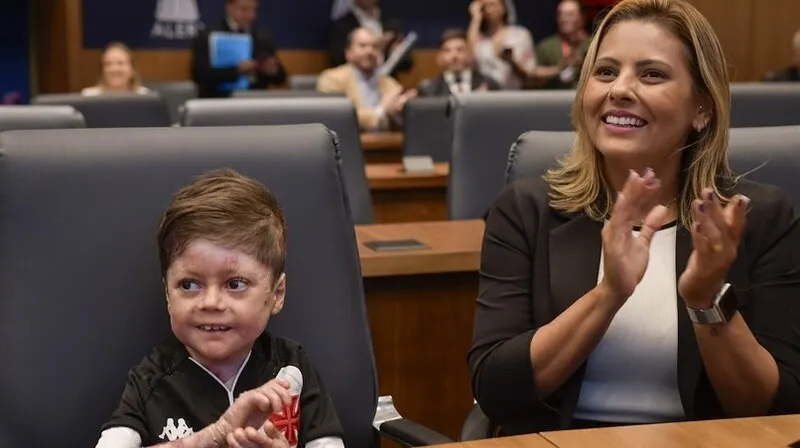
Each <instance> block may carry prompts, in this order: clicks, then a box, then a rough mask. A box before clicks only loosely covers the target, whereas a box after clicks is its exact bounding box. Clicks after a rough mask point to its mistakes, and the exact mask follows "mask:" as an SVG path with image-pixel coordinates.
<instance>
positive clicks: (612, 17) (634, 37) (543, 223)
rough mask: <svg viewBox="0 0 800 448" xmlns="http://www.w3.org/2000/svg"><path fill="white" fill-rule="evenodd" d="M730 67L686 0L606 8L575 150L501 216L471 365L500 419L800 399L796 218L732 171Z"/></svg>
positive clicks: (713, 413) (774, 196) (630, 419)
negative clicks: (606, 12) (728, 157)
mask: <svg viewBox="0 0 800 448" xmlns="http://www.w3.org/2000/svg"><path fill="white" fill-rule="evenodd" d="M726 67H727V64H726V62H725V58H724V56H723V52H722V48H721V46H720V43H719V40H718V39H717V36H716V35H715V34H714V30H713V29H712V28H711V25H710V24H709V23H708V21H707V20H706V19H705V18H704V17H703V16H702V15H701V14H700V13H699V12H698V11H697V10H696V9H695V8H694V7H693V6H691V4H689V3H688V2H686V1H684V0H622V1H621V2H620V3H618V4H617V5H616V6H615V7H614V8H613V9H612V10H611V11H610V12H609V14H608V15H607V16H606V17H605V19H604V20H603V21H602V23H601V25H600V27H599V28H598V30H597V34H596V36H595V39H594V40H593V42H592V44H591V45H590V47H589V50H588V53H587V56H586V61H585V64H584V65H583V68H582V73H581V77H580V82H579V85H578V90H577V95H576V100H575V104H574V108H573V114H572V116H573V120H574V126H575V129H576V132H577V138H576V141H575V143H574V147H573V148H572V151H571V153H570V154H569V155H568V156H566V157H565V158H564V159H563V160H562V161H561V163H560V164H559V165H558V166H556V167H555V168H553V169H552V170H551V171H550V172H548V174H547V175H546V176H545V178H544V179H543V180H542V179H537V180H527V181H520V182H517V183H515V184H513V185H511V186H509V187H508V188H507V189H506V190H504V192H503V193H502V194H501V195H500V196H499V198H498V199H497V200H496V202H495V204H494V205H493V207H492V209H491V211H490V212H489V215H488V218H487V222H486V234H485V237H484V242H483V251H482V255H481V257H482V259H481V268H480V294H479V297H478V303H477V308H476V316H475V329H474V339H473V346H472V349H471V351H470V354H469V364H470V369H471V372H472V384H473V389H474V394H475V397H476V398H477V401H478V403H479V404H480V406H481V407H482V409H483V410H484V412H485V413H486V414H487V415H488V416H489V418H490V419H491V420H492V421H493V422H495V423H497V424H498V425H499V428H500V429H499V432H500V433H501V434H503V435H508V434H519V433H528V432H536V431H542V430H553V429H565V428H585V427H598V426H608V425H619V424H636V423H656V422H666V421H682V420H695V419H714V418H723V417H739V416H759V415H768V414H793V413H800V251H798V250H797V248H798V247H800V218H799V217H798V214H797V212H796V211H795V210H794V209H793V207H792V203H791V201H790V199H789V198H788V197H787V196H786V195H785V194H784V193H783V192H781V191H780V190H779V189H778V188H775V187H772V186H767V185H760V184H757V183H754V182H750V181H747V180H745V179H737V178H736V177H735V176H734V175H733V174H732V173H731V171H730V169H729V167H728V162H727V147H728V124H729V116H730V95H729V91H728V72H727V68H726ZM748 211H749V213H748Z"/></svg>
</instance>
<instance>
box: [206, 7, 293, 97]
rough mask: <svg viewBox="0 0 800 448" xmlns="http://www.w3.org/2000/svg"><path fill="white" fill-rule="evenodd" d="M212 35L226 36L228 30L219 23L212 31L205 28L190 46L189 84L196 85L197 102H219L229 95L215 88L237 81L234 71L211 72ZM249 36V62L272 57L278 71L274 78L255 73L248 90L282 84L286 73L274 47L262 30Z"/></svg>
mask: <svg viewBox="0 0 800 448" xmlns="http://www.w3.org/2000/svg"><path fill="white" fill-rule="evenodd" d="M213 32H225V33H230V32H231V28H230V26H228V23H227V21H223V22H222V23H220V24H219V25H217V26H216V27H209V28H206V29H204V30H203V31H201V32H199V33H198V34H197V37H195V39H194V41H193V42H192V80H193V81H194V82H195V84H197V92H198V96H199V97H200V98H223V97H226V96H228V95H230V92H226V91H223V90H221V89H220V88H219V85H220V84H224V83H228V82H234V81H236V80H237V79H238V78H239V72H238V71H237V70H236V67H231V68H211V58H210V54H209V43H208V38H209V35H210V34H211V33H213ZM250 34H251V36H252V37H253V59H254V60H256V61H258V60H260V59H263V58H266V57H275V58H276V60H277V61H278V67H279V70H278V72H277V73H276V74H274V75H264V74H261V73H257V74H256V77H255V80H254V81H253V82H251V83H250V89H266V88H267V87H269V86H270V85H271V84H283V83H285V82H286V70H285V69H284V68H283V65H282V64H281V62H280V60H279V59H278V58H277V55H276V50H275V45H274V44H273V43H272V39H271V38H270V35H269V33H268V32H267V31H266V30H259V29H254V30H253V31H252V32H251V33H250Z"/></svg>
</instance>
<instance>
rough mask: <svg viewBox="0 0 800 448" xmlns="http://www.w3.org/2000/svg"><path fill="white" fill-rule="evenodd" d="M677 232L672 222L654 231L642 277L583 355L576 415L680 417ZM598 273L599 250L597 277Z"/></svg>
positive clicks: (635, 419)
mask: <svg viewBox="0 0 800 448" xmlns="http://www.w3.org/2000/svg"><path fill="white" fill-rule="evenodd" d="M636 233H638V232H634V234H636ZM676 234H677V226H674V225H673V226H671V227H668V228H665V229H662V230H659V231H658V232H656V233H655V235H654V236H653V240H652V242H651V244H650V261H649V263H648V265H647V270H646V271H645V274H644V277H643V278H642V281H641V282H640V283H639V285H638V286H637V287H636V290H635V291H634V292H633V295H632V296H631V297H630V298H628V301H627V302H626V303H625V305H623V306H622V308H621V309H620V310H619V312H617V315H616V316H615V317H614V319H613V320H612V322H611V325H610V326H609V328H608V331H606V333H605V335H603V338H602V339H601V340H600V343H599V344H597V347H595V349H594V350H593V351H592V353H591V354H590V355H589V358H588V359H587V366H586V376H585V377H584V380H583V385H582V386H581V392H580V397H579V398H578V405H577V408H576V412H575V418H577V419H582V420H595V421H605V422H618V423H658V422H665V421H675V420H682V419H684V417H685V415H684V412H683V405H682V404H681V397H680V394H679V392H678V305H677V303H676V301H677V300H678V295H677V286H676V281H675V236H676ZM602 278H603V256H602V254H601V256H600V272H599V274H598V282H599V281H600V280H601V279H602Z"/></svg>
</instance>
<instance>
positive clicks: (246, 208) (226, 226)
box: [158, 169, 286, 282]
mask: <svg viewBox="0 0 800 448" xmlns="http://www.w3.org/2000/svg"><path fill="white" fill-rule="evenodd" d="M197 239H207V240H209V241H211V242H213V243H215V244H221V245H225V246H229V247H236V248H238V249H240V250H242V251H244V252H245V253H247V254H248V255H250V256H251V257H253V258H255V259H256V260H258V261H259V262H261V263H262V264H264V266H266V267H268V268H269V269H270V270H271V271H272V281H273V282H274V281H276V280H277V279H278V278H279V277H280V275H281V274H282V273H283V270H284V265H285V262H286V219H285V218H284V216H283V211H282V210H281V208H280V206H279V205H278V201H277V199H276V198H275V195H273V194H272V193H271V192H270V191H269V190H267V188H265V187H264V185H262V184H261V183H260V182H258V181H256V180H253V179H251V178H249V177H245V176H243V175H241V174H239V173H238V172H236V171H235V170H232V169H220V170H214V171H209V172H207V173H205V174H203V175H202V176H200V177H199V178H197V179H196V180H195V181H194V182H192V183H190V184H189V185H186V186H184V187H183V188H181V189H180V190H178V192H177V193H175V196H173V197H172V200H171V201H170V203H169V205H168V206H167V209H166V210H165V211H164V214H163V215H162V216H161V222H160V223H159V226H158V255H159V259H160V261H161V275H162V276H163V277H166V275H167V269H168V268H169V266H170V265H171V264H172V262H173V260H174V259H175V258H176V257H179V256H180V255H181V254H182V253H183V251H185V250H186V248H187V247H188V246H189V244H191V243H192V242H193V241H195V240H197Z"/></svg>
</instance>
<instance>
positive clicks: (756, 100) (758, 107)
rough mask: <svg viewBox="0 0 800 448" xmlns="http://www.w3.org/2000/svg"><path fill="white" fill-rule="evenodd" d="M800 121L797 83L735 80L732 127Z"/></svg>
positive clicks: (732, 87) (780, 124) (789, 123)
mask: <svg viewBox="0 0 800 448" xmlns="http://www.w3.org/2000/svg"><path fill="white" fill-rule="evenodd" d="M797 124H800V85H798V84H797V83H788V82H787V83H766V84H765V83H732V84H731V127H734V128H748V127H760V126H789V125H797Z"/></svg>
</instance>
